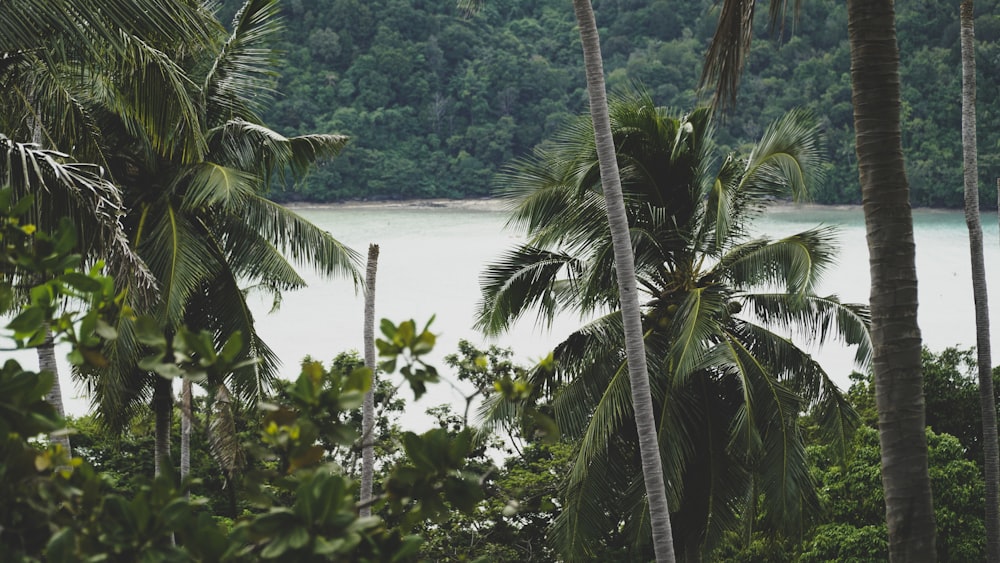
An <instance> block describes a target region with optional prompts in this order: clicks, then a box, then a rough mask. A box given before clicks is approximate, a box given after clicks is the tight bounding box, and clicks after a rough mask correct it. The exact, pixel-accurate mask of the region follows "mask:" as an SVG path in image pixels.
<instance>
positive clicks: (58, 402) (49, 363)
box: [38, 325, 73, 456]
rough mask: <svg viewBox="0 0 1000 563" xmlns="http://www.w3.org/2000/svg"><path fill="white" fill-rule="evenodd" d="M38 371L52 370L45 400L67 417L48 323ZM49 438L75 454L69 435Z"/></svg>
mask: <svg viewBox="0 0 1000 563" xmlns="http://www.w3.org/2000/svg"><path fill="white" fill-rule="evenodd" d="M38 371H48V372H52V389H49V392H48V393H46V395H45V401H46V402H47V403H49V404H50V405H52V408H54V409H55V410H56V413H57V414H58V415H59V416H60V417H65V416H66V409H65V407H64V406H63V398H62V387H61V386H60V385H59V364H58V363H56V344H55V340H54V339H53V338H52V331H51V330H50V329H49V327H48V325H46V327H45V341H44V342H42V344H41V346H39V347H38ZM49 439H50V440H52V442H54V443H56V444H61V445H62V447H63V449H64V450H66V454H67V455H70V456H71V455H73V451H72V450H71V449H70V443H69V435H67V434H65V433H59V434H55V435H50V436H49Z"/></svg>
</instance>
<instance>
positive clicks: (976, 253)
mask: <svg viewBox="0 0 1000 563" xmlns="http://www.w3.org/2000/svg"><path fill="white" fill-rule="evenodd" d="M973 16H974V10H973V2H972V0H965V1H963V2H962V6H961V16H960V18H961V29H962V33H961V35H962V157H963V158H962V160H963V162H964V181H965V223H966V225H968V227H969V253H970V255H971V257H972V296H973V300H974V301H975V307H976V360H977V363H978V365H979V406H980V410H981V411H982V417H983V453H984V457H985V460H984V463H983V472H984V480H985V482H986V540H987V541H986V546H987V551H988V557H987V560H989V561H1000V493H998V489H1000V459H998V456H1000V452H998V446H997V409H996V402H995V400H994V398H993V364H992V362H991V360H990V308H989V300H988V298H987V290H986V266H985V264H984V258H983V227H982V224H981V223H980V220H979V169H978V166H977V163H976V160H977V150H976V51H975V48H976V46H975V35H976V34H975V23H974V17H973Z"/></svg>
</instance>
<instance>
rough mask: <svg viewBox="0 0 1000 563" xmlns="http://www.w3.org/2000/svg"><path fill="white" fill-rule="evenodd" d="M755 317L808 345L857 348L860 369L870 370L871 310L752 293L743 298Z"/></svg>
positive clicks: (828, 300)
mask: <svg viewBox="0 0 1000 563" xmlns="http://www.w3.org/2000/svg"><path fill="white" fill-rule="evenodd" d="M742 299H743V301H744V302H745V303H746V304H747V305H749V307H750V311H751V312H752V313H753V315H754V316H755V317H756V318H758V319H760V320H761V322H763V323H764V324H765V325H767V326H771V327H775V328H777V329H779V330H782V331H794V332H795V333H796V335H797V336H799V337H800V338H803V339H805V342H806V343H807V344H813V343H815V344H823V343H825V342H828V341H830V340H833V341H840V342H843V343H844V344H847V345H850V346H857V347H858V349H857V352H856V353H855V356H854V361H855V364H856V365H857V366H858V367H859V368H862V369H864V368H867V367H868V365H869V364H870V362H871V357H872V342H871V334H870V333H869V330H868V327H869V325H870V323H871V314H870V313H869V311H868V307H867V306H865V305H860V304H856V303H841V302H840V300H839V299H837V297H836V296H834V295H830V296H827V297H821V296H817V295H805V296H802V297H799V298H796V299H789V297H788V295H785V294H778V293H775V294H768V293H753V294H748V295H745V296H743V297H742Z"/></svg>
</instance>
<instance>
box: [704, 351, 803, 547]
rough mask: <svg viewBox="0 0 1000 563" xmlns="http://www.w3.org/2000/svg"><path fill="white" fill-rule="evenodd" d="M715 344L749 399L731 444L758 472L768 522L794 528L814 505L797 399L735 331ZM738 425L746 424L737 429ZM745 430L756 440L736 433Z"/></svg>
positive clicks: (778, 526)
mask: <svg viewBox="0 0 1000 563" xmlns="http://www.w3.org/2000/svg"><path fill="white" fill-rule="evenodd" d="M721 348H722V349H724V350H725V353H726V355H728V356H729V360H730V362H729V364H728V366H727V369H728V371H729V374H730V375H731V376H734V377H736V378H737V379H738V380H739V381H740V385H741V386H742V387H743V388H744V390H745V392H746V394H747V397H748V399H749V400H747V401H746V402H745V403H744V404H743V405H742V406H741V409H742V414H743V417H744V418H743V420H742V421H741V422H740V424H739V425H737V426H736V427H734V430H738V432H737V433H734V435H733V440H734V441H733V442H732V443H731V447H733V448H739V451H740V452H745V454H744V455H746V459H747V460H748V461H749V463H750V464H751V465H752V467H754V468H755V470H756V471H757V472H758V475H759V477H758V480H759V483H760V488H761V493H762V494H763V499H764V503H765V507H766V508H765V511H764V512H765V515H766V517H767V520H768V522H769V524H770V525H771V526H773V528H774V529H783V530H794V529H796V527H797V526H799V525H801V523H802V518H803V516H804V514H807V513H811V512H813V511H816V510H818V509H819V503H818V498H817V496H816V489H815V483H814V482H813V481H812V477H811V475H810V473H809V463H808V461H807V459H806V454H805V447H804V444H803V441H802V437H801V435H800V432H799V428H798V423H797V421H798V414H799V412H800V411H801V407H802V402H801V399H800V398H799V397H798V396H797V395H796V394H795V393H794V392H792V391H791V390H790V389H789V388H788V387H786V386H785V385H782V384H781V383H780V382H779V381H778V380H777V378H775V377H774V375H773V374H772V372H771V369H770V367H769V366H767V365H766V364H764V363H763V362H762V361H761V359H760V358H758V357H756V356H754V355H753V354H752V353H751V352H750V350H749V349H747V348H746V347H745V346H744V344H743V342H742V341H741V339H740V338H739V337H738V336H737V335H733V334H727V338H726V340H725V342H724V344H723V346H722V347H721ZM743 425H746V426H752V428H740V426H743ZM747 434H749V435H753V436H755V438H754V441H755V442H756V441H757V440H759V443H750V444H747V443H745V442H744V439H743V438H742V436H745V435H747Z"/></svg>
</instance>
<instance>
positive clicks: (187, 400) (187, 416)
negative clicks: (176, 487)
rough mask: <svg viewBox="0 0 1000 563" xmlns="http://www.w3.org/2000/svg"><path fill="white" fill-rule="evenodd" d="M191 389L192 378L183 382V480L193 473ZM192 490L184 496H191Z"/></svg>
mask: <svg viewBox="0 0 1000 563" xmlns="http://www.w3.org/2000/svg"><path fill="white" fill-rule="evenodd" d="M191 391H192V384H191V380H190V379H185V380H184V382H183V383H181V480H182V481H183V480H184V479H187V476H188V475H189V474H190V473H191V417H192V412H191ZM190 494H191V493H190V492H185V493H184V496H186V497H188V498H190Z"/></svg>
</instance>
